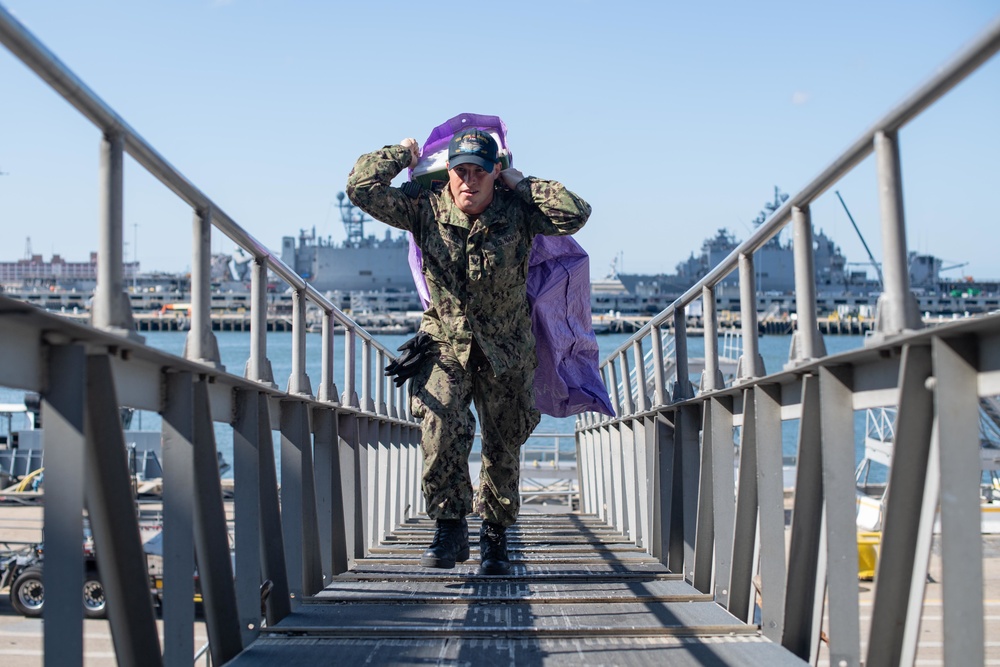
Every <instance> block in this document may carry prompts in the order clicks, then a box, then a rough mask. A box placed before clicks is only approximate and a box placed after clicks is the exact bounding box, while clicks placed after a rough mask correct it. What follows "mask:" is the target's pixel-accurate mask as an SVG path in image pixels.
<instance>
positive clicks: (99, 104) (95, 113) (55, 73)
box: [0, 5, 394, 359]
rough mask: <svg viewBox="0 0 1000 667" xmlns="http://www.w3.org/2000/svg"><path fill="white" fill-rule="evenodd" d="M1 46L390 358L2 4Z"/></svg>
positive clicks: (171, 186) (182, 195)
mask: <svg viewBox="0 0 1000 667" xmlns="http://www.w3.org/2000/svg"><path fill="white" fill-rule="evenodd" d="M0 43H3V44H4V46H6V47H7V48H8V49H9V50H10V51H11V53H13V54H14V55H15V56H16V57H17V58H19V59H20V60H21V61H22V62H23V63H24V64H25V65H27V66H28V67H29V68H30V69H31V70H32V71H34V72H35V73H36V74H37V75H38V76H39V77H41V78H42V79H43V80H44V81H45V82H46V83H48V84H49V86H51V87H52V89H53V90H55V91H56V92H57V93H59V94H60V95H61V96H62V97H63V98H64V99H65V100H66V101H67V102H69V103H70V104H71V105H72V106H73V107H74V108H76V109H77V110H78V111H79V112H80V113H81V114H83V116H84V117H86V118H87V119H88V120H90V122H92V123H93V124H94V125H95V126H97V128H98V129H100V130H101V131H102V132H104V133H105V134H120V135H121V136H122V137H123V139H124V148H125V151H126V152H127V153H128V154H129V155H131V156H132V157H133V158H134V159H135V161H136V162H138V163H139V164H140V165H142V166H143V167H144V168H145V169H146V170H147V171H148V172H149V173H150V174H152V175H153V176H154V177H155V178H156V179H157V180H159V181H160V182H161V183H163V184H164V185H165V186H167V188H169V189H170V190H171V191H172V192H173V193H174V194H176V195H177V196H178V197H180V198H181V199H182V200H183V201H184V202H186V203H187V204H188V205H189V206H191V208H192V209H194V210H196V211H211V219H212V224H213V225H214V226H215V227H217V228H218V229H219V230H220V231H221V232H222V233H224V234H225V235H226V236H228V237H229V238H230V239H231V240H232V241H233V242H234V243H236V244H237V245H239V246H240V247H241V248H243V249H244V250H246V251H247V252H249V253H250V254H251V255H252V256H253V257H254V258H255V259H256V260H258V261H261V262H264V263H266V265H267V267H268V268H269V269H270V270H271V271H273V272H274V273H276V274H277V275H278V276H279V277H281V279H282V280H284V281H285V282H286V283H288V285H289V286H290V287H292V288H293V289H295V290H302V291H304V292H305V293H306V295H307V297H308V298H309V300H310V301H312V302H313V303H315V304H316V305H317V306H319V307H320V308H321V309H322V310H323V311H324V312H326V313H328V314H330V315H331V316H332V317H333V318H334V319H335V320H336V321H338V322H340V323H341V324H342V325H344V326H345V327H347V328H349V329H351V330H353V331H354V332H355V333H356V335H357V336H358V337H360V338H361V339H362V340H364V341H365V342H366V343H368V344H371V345H372V346H374V347H375V348H376V349H379V350H381V351H382V352H383V353H385V354H387V355H388V356H389V358H390V359H392V358H394V357H393V355H392V354H391V352H390V350H389V349H388V348H386V347H385V346H383V345H382V344H381V343H379V342H378V341H376V340H375V339H374V338H372V336H371V334H369V333H368V332H367V331H365V330H364V329H362V328H361V327H360V326H359V325H358V324H357V322H355V321H354V320H353V319H351V317H349V316H348V315H346V314H345V313H344V312H343V311H341V310H340V309H339V308H337V306H335V305H334V304H333V303H332V302H331V301H330V300H329V299H327V298H326V297H325V296H323V295H322V294H321V293H320V292H319V291H317V290H316V288H315V287H313V286H312V285H310V284H309V283H307V282H306V281H305V280H304V279H303V278H302V277H301V276H299V275H298V274H297V273H296V272H295V270H294V269H292V268H291V267H289V266H288V265H287V264H285V263H284V262H283V261H282V260H281V258H280V257H278V256H277V255H275V254H274V253H273V252H271V250H269V249H268V247H267V246H265V245H264V244H263V243H261V242H260V241H258V240H257V239H256V238H254V237H253V235H251V234H250V233H249V232H247V231H246V230H245V229H243V228H242V227H241V226H240V225H239V224H238V223H236V221H235V220H233V219H232V218H231V217H230V216H229V215H228V214H227V213H226V212H225V211H224V210H223V209H222V207H221V206H219V205H218V204H217V203H216V202H214V201H213V200H212V199H211V198H210V197H209V196H208V195H206V194H205V193H204V192H202V191H201V190H200V189H199V188H198V187H197V186H195V185H194V184H193V183H192V182H191V181H190V180H188V178H187V177H186V176H184V174H182V173H181V172H180V170H178V169H177V168H176V167H174V166H173V165H172V164H170V162H169V161H168V160H167V159H166V158H165V157H163V156H162V155H161V154H160V153H159V152H158V151H157V150H156V149H155V148H153V146H152V145H151V144H150V143H149V142H147V141H146V140H145V139H144V138H143V137H142V136H141V135H140V134H139V133H138V132H137V131H136V130H135V129H133V128H132V126H131V125H129V124H128V123H127V122H126V121H125V120H124V119H123V118H122V117H121V116H120V115H118V113H116V112H115V111H114V110H113V109H112V108H111V107H110V106H108V105H107V103H106V102H104V100H103V99H101V98H100V97H99V96H98V95H97V94H96V93H95V92H94V91H92V90H91V89H90V88H89V87H88V86H87V85H86V84H85V83H84V82H83V81H82V80H81V79H80V78H79V77H77V76H76V74H74V73H73V72H72V71H71V70H70V69H69V68H68V67H67V66H66V65H65V64H63V62H62V61H61V60H60V59H59V58H58V57H56V55H55V54H54V53H52V51H50V50H49V49H48V48H47V47H46V46H45V45H44V44H42V43H41V42H40V41H39V40H38V39H37V38H36V37H35V36H34V35H33V34H31V32H29V31H28V30H27V28H25V27H24V26H23V25H22V24H21V23H20V22H19V21H18V20H17V19H16V18H15V17H14V16H13V15H12V14H11V13H10V12H9V11H8V10H7V9H6V8H5V7H4V6H3V5H0Z"/></svg>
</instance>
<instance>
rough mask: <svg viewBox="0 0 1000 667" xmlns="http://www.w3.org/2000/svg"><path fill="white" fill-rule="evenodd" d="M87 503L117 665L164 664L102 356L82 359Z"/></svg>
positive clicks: (117, 420)
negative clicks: (85, 408)
mask: <svg viewBox="0 0 1000 667" xmlns="http://www.w3.org/2000/svg"><path fill="white" fill-rule="evenodd" d="M86 396H87V418H86V420H85V424H86V433H87V438H86V443H87V444H86V466H85V477H86V499H87V512H88V515H89V516H90V525H91V530H92V531H93V534H94V550H95V553H96V554H97V564H98V567H99V569H100V571H101V572H102V573H103V574H104V579H103V581H102V582H101V583H103V584H104V591H105V595H106V597H107V606H108V621H109V622H110V625H111V638H112V640H113V641H114V644H115V654H116V657H117V660H118V664H119V665H127V666H130V667H147V666H155V665H161V664H163V661H162V658H161V656H160V641H159V637H158V636H157V632H156V619H155V617H154V614H153V599H152V597H151V596H150V594H149V574H148V572H147V571H146V566H145V563H146V558H145V554H144V553H143V551H142V541H141V540H140V537H139V520H138V518H137V517H136V513H135V504H134V502H133V500H132V485H131V479H130V474H129V469H128V458H127V452H126V449H125V437H124V434H123V432H122V429H121V422H120V419H121V418H120V417H119V414H118V405H119V403H118V399H117V397H116V392H115V384H114V379H113V377H112V373H111V359H110V358H109V357H108V356H107V355H106V354H92V355H90V356H89V357H88V358H87V390H86Z"/></svg>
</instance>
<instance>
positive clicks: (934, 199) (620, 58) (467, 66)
mask: <svg viewBox="0 0 1000 667" xmlns="http://www.w3.org/2000/svg"><path fill="white" fill-rule="evenodd" d="M0 4H3V6H4V7H6V8H7V9H8V10H9V11H11V12H12V13H13V14H14V15H15V16H16V17H17V18H18V19H19V20H20V21H21V22H22V23H23V24H24V25H25V26H26V27H27V28H28V29H29V30H31V31H32V32H33V33H34V34H35V36H36V37H37V38H38V39H39V40H41V41H42V42H43V43H44V44H45V45H47V46H48V48H49V49H51V50H52V51H53V52H54V53H55V54H56V55H57V56H58V57H59V58H60V59H62V61H63V62H64V63H65V64H66V65H67V66H68V67H69V68H70V69H72V70H73V71H74V72H76V74H77V75H78V76H79V77H80V78H81V79H82V80H83V81H84V82H85V83H86V84H87V85H88V86H89V87H90V88H91V89H92V90H93V91H94V92H96V93H97V94H98V95H99V96H100V97H102V98H103V99H104V100H105V102H107V103H108V104H109V105H110V106H111V107H112V108H113V109H115V110H116V111H117V112H118V113H119V114H120V115H121V116H122V117H123V118H124V119H125V121H126V122H128V123H129V124H130V125H131V126H132V127H133V128H134V129H135V130H136V131H137V132H138V133H139V134H140V135H142V136H143V137H144V138H145V139H146V140H147V141H149V142H150V143H151V144H152V145H153V146H154V147H155V148H156V149H157V150H159V151H160V153H161V154H162V155H163V156H164V157H165V158H166V159H167V160H168V161H169V162H171V163H172V164H173V165H174V166H175V167H176V168H178V169H179V170H180V171H181V172H182V173H183V174H184V175H185V176H186V177H187V178H188V179H189V180H191V181H192V182H193V183H195V184H196V185H197V186H198V187H199V188H201V190H202V191H203V192H205V193H206V194H207V195H208V196H209V197H211V198H212V199H213V200H214V201H215V202H216V203H217V204H218V205H219V206H220V207H221V208H222V209H223V210H225V211H226V213H228V214H229V215H230V216H231V217H233V218H234V219H235V220H236V221H237V222H238V223H240V224H241V225H243V226H244V227H245V228H246V229H247V230H249V231H250V233H251V234H253V235H254V236H255V237H256V238H257V239H259V240H260V241H261V242H263V243H265V244H267V245H269V246H271V247H272V248H277V247H279V244H280V241H281V237H282V236H293V235H297V232H298V230H299V229H300V228H311V227H313V226H315V227H316V229H317V232H318V233H319V234H320V235H321V236H331V237H332V238H333V239H334V240H335V241H339V240H342V239H343V238H344V231H343V227H342V225H341V223H340V219H339V216H338V214H337V211H336V210H335V209H334V208H333V204H334V203H335V202H336V194H337V192H339V191H341V190H343V188H344V183H345V179H346V176H347V173H348V172H349V171H350V169H351V166H352V165H353V163H354V160H355V159H356V158H357V157H358V155H360V154H361V153H363V152H367V151H369V150H373V149H375V148H377V147H379V146H382V145H384V144H387V143H396V142H398V141H399V140H401V139H403V138H404V137H408V136H414V137H416V138H417V139H418V140H419V141H421V142H423V139H424V138H425V137H426V136H427V134H428V133H429V131H430V130H431V128H432V127H434V126H435V125H437V124H438V123H440V122H442V121H443V120H445V119H447V118H449V117H451V116H453V115H456V114H458V113H462V112H474V113H486V114H495V115H499V116H501V117H502V118H503V119H504V121H505V122H506V123H507V126H508V131H509V134H508V138H509V143H510V145H511V148H512V150H513V153H514V163H515V166H517V167H519V168H520V169H521V170H522V171H524V172H525V173H527V174H532V175H536V176H540V177H543V178H552V179H556V180H560V181H562V182H563V183H565V184H566V185H567V186H568V187H569V188H570V189H572V190H574V191H576V192H577V193H578V194H580V195H581V196H583V197H584V198H585V199H587V200H588V201H589V202H590V203H591V204H592V205H593V208H594V214H593V216H592V217H591V220H590V222H589V223H588V225H587V227H586V228H584V230H582V231H581V232H580V233H579V234H578V236H577V238H578V240H579V241H580V242H581V244H582V245H583V246H584V248H586V249H587V250H588V252H589V253H590V255H591V274H592V275H593V276H595V277H600V276H603V275H604V274H605V273H606V272H607V270H608V267H609V266H610V264H611V262H612V260H613V259H614V258H615V257H616V256H618V255H621V257H622V259H623V263H622V266H621V269H622V270H623V271H625V272H629V273H653V272H672V271H673V270H674V267H675V265H676V264H677V263H678V262H680V261H681V260H683V259H685V258H686V257H687V256H688V255H689V254H690V253H691V252H692V251H697V250H698V248H700V246H701V242H702V240H703V239H704V238H706V237H708V236H711V235H713V234H714V233H715V231H716V230H717V229H718V228H720V227H725V228H727V229H729V230H731V231H732V232H734V233H735V234H736V236H737V237H738V238H740V239H743V238H746V237H747V236H748V234H749V231H750V229H751V226H752V223H751V221H752V220H753V219H754V218H755V217H756V216H757V214H758V212H759V211H760V210H761V208H762V206H763V204H764V203H765V202H766V201H768V200H769V199H770V198H771V196H772V193H773V188H774V186H775V185H778V186H780V187H781V188H782V190H783V191H785V192H789V193H793V192H795V191H797V190H798V189H799V188H801V187H803V186H804V185H805V184H806V183H807V182H808V181H810V180H811V179H812V178H813V177H814V176H816V175H817V174H818V173H819V172H820V171H821V170H822V169H823V168H824V167H825V166H826V165H827V164H829V163H830V162H831V161H832V160H833V159H834V158H835V157H837V155H838V154H839V153H840V152H841V151H842V150H843V149H845V148H846V147H847V146H848V145H849V144H851V143H852V142H853V141H854V140H855V139H856V138H857V137H858V136H860V135H861V134H862V132H863V131H865V130H866V129H867V128H868V127H869V126H870V125H871V124H872V123H873V122H874V121H875V120H876V119H878V118H879V117H880V116H882V115H883V114H884V113H885V112H887V111H888V110H889V109H890V108H892V107H893V106H894V105H895V104H896V103H897V102H899V101H900V100H902V99H903V98H904V97H905V96H906V95H907V94H908V93H910V92H911V91H912V90H913V89H914V88H916V87H917V85H918V84H920V83H922V82H923V81H925V80H926V79H927V78H928V77H929V76H930V75H931V74H932V73H933V72H934V71H935V70H936V68H938V67H939V66H940V65H942V64H943V63H945V62H947V61H948V60H949V59H950V58H951V57H952V56H953V55H954V54H955V53H957V52H958V51H959V50H960V49H961V48H962V47H963V46H964V45H965V44H967V43H968V42H969V40H971V39H972V38H973V37H974V36H976V35H977V34H979V33H980V32H981V31H982V30H983V29H984V28H985V27H986V26H987V25H988V24H989V23H990V22H991V21H992V20H993V19H995V18H996V17H997V16H1000V3H998V2H996V1H986V0H938V1H936V2H920V1H912V0H910V1H883V0H865V1H857V0H845V1H843V2H836V3H834V2H824V3H816V2H801V1H798V2H791V1H788V2H754V3H749V2H729V1H726V2H669V1H668V2H654V1H652V0H646V1H643V2H632V1H629V0H622V1H618V2H606V1H599V0H576V1H569V0H567V1H562V2H560V1H546V0H542V1H538V0H535V1H533V2H522V1H520V0H513V1H509V2H503V3H491V4H489V5H486V4H479V5H475V4H469V3H443V2H442V3H419V2H377V1H370V2H344V3H341V2H321V1H319V0H315V1H309V2H307V1H302V2H275V1H272V2H266V1H264V0H253V1H251V0H229V1H220V0H172V1H170V2H167V1H165V0H160V1H158V2H156V1H146V2H134V1H133V2H126V1H119V0H95V1H83V0H72V1H70V0H0ZM474 7H488V8H489V9H488V10H487V11H483V10H476V9H474ZM998 121H1000V57H994V59H993V60H992V61H991V62H990V63H988V64H987V65H986V66H985V67H984V68H982V69H980V71H978V72H977V73H976V74H974V75H973V76H972V77H971V78H969V79H968V80H967V81H966V82H965V83H963V84H962V85H961V86H960V87H959V89H958V90H957V91H955V92H954V93H952V94H951V95H950V96H948V97H946V98H945V99H944V100H942V101H941V102H939V103H938V104H937V105H936V106H935V107H934V108H933V109H932V110H931V111H930V112H929V113H927V114H925V115H924V116H923V117H921V118H919V119H917V120H916V121H914V122H913V123H911V124H910V125H909V126H907V128H905V129H904V130H903V132H902V134H901V142H902V143H901V148H902V155H903V178H904V195H905V203H906V215H907V221H908V225H909V231H908V235H909V236H908V240H909V244H910V247H911V249H914V250H919V251H922V252H930V253H933V254H935V255H937V256H938V257H941V258H943V259H945V261H946V263H949V264H959V263H963V262H968V264H967V265H966V266H964V267H962V268H960V269H955V270H952V271H951V272H950V273H949V274H947V275H952V276H958V275H960V274H963V273H964V274H965V275H971V276H974V277H976V278H1000V258H998V257H997V254H998V253H997V243H996V239H997V235H998V232H997V229H998V228H1000V207H998V194H1000V122H998ZM0 128H2V131H0V171H2V172H5V174H4V175H2V176H0V231H2V234H0V238H2V240H3V241H2V252H0V259H3V260H12V259H16V258H20V257H22V256H23V254H24V251H25V241H26V238H27V237H29V236H30V239H31V246H32V249H33V250H34V252H35V253H41V254H43V255H45V257H46V258H48V256H49V255H50V254H52V253H59V254H61V255H62V256H64V257H66V258H68V259H71V260H84V259H86V258H87V256H88V253H89V251H91V250H96V249H97V210H98V189H97V178H98V174H97V163H98V144H99V134H98V132H97V131H96V129H95V128H94V127H93V126H91V125H90V124H89V122H87V121H85V120H82V118H81V117H80V116H79V115H78V114H77V113H76V112H75V111H74V110H72V109H71V108H70V107H69V105H68V104H67V103H65V102H64V101H63V100H62V99H61V98H59V97H57V96H56V95H55V94H54V93H53V92H51V91H50V90H49V89H48V88H47V86H45V85H44V84H43V83H42V82H41V81H40V80H39V79H38V78H37V76H36V75H34V74H33V73H31V72H30V71H28V70H27V69H26V68H25V67H24V66H23V65H21V63H20V62H19V61H17V60H15V59H14V57H13V56H11V54H10V53H9V52H7V51H6V50H5V49H2V48H0ZM837 189H839V190H840V192H841V194H842V195H843V196H844V198H845V200H846V201H847V203H848V205H849V206H850V207H851V211H852V213H853V214H854V217H855V220H856V221H857V222H858V224H859V226H860V227H861V229H862V231H863V233H864V234H865V236H866V238H867V240H868V243H869V245H870V246H872V249H873V251H874V252H875V254H876V256H877V257H879V258H880V253H881V239H880V236H879V226H878V225H879V223H878V204H877V190H876V183H875V176H874V168H873V166H872V160H871V159H869V160H868V161H866V162H865V163H864V164H863V165H862V166H861V167H860V168H859V169H858V170H856V172H855V174H854V175H852V176H850V177H849V178H847V179H846V180H844V181H842V182H841V183H840V184H839V185H838V186H837ZM813 219H814V223H815V225H816V227H817V228H821V229H823V230H824V231H826V232H827V233H828V234H830V235H831V236H833V237H834V239H835V240H836V241H837V242H838V243H839V244H840V245H841V247H842V248H843V250H844V252H845V253H846V254H847V255H848V259H849V260H851V261H856V262H861V261H864V260H865V259H866V257H865V254H864V251H863V249H862V247H861V244H860V242H859V241H858V239H857V235H856V234H855V232H854V231H853V229H852V228H851V226H850V223H849V221H848V220H847V218H846V215H845V214H844V212H843V210H842V209H841V208H840V204H839V202H837V200H836V197H835V196H834V194H833V192H832V191H830V192H828V193H827V194H826V195H825V196H824V197H823V198H822V199H821V200H820V201H819V202H817V203H816V204H815V206H814V211H813ZM125 224H126V233H125V235H126V240H127V242H128V244H129V245H128V247H127V248H126V257H127V258H128V259H132V258H133V257H135V256H137V258H138V259H139V261H140V262H141V263H142V268H143V269H144V270H154V269H162V270H169V271H183V270H187V269H188V268H189V266H190V247H191V241H190V235H191V231H190V229H191V213H190V211H189V210H188V209H187V207H186V205H184V204H183V203H181V202H180V201H179V200H177V199H176V198H175V197H174V195H173V194H172V193H170V192H169V191H167V190H166V189H165V188H164V187H163V186H161V185H160V184H159V183H158V182H156V181H154V180H153V179H152V178H150V177H149V176H147V175H146V174H145V172H143V171H142V170H141V168H139V167H138V166H137V165H136V164H135V163H134V162H132V161H131V160H130V159H129V160H128V161H127V171H126V202H125ZM371 231H372V232H374V233H377V234H379V235H381V234H382V233H383V231H384V226H383V225H381V224H380V223H376V224H375V225H373V226H372V230H371ZM213 246H214V250H216V251H221V252H232V250H233V247H234V246H233V244H232V242H231V241H229V240H228V239H226V238H225V237H223V236H221V235H220V234H218V233H216V236H215V238H214V241H213Z"/></svg>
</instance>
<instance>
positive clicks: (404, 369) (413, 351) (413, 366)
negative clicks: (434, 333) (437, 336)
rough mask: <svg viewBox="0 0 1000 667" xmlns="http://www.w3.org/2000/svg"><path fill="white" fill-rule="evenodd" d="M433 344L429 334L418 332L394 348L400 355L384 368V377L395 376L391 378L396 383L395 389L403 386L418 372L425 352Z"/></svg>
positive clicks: (425, 354)
mask: <svg viewBox="0 0 1000 667" xmlns="http://www.w3.org/2000/svg"><path fill="white" fill-rule="evenodd" d="M433 344H434V339H433V338H431V337H430V334H427V333H425V332H423V331H418V332H417V335H416V336H414V337H413V338H411V339H410V340H408V341H406V342H405V343H403V344H402V345H400V346H399V347H398V348H396V349H397V350H398V351H399V352H402V354H401V355H399V358H398V359H396V360H395V361H391V362H389V364H388V365H387V366H386V367H385V374H386V376H387V377H392V376H395V377H392V381H393V382H395V383H396V386H397V387H401V386H403V383H404V382H406V381H407V380H409V379H410V378H411V377H413V376H414V375H416V374H417V371H418V370H420V366H421V365H422V364H423V363H424V359H425V358H426V357H427V352H429V351H430V349H431V347H432V346H433Z"/></svg>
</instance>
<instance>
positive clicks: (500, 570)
mask: <svg viewBox="0 0 1000 667" xmlns="http://www.w3.org/2000/svg"><path fill="white" fill-rule="evenodd" d="M479 563H480V565H479V574H494V575H497V574H499V575H503V574H510V558H509V557H508V556H507V529H506V528H504V527H503V526H501V525H500V524H496V523H491V522H489V521H483V527H482V528H480V529H479Z"/></svg>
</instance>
